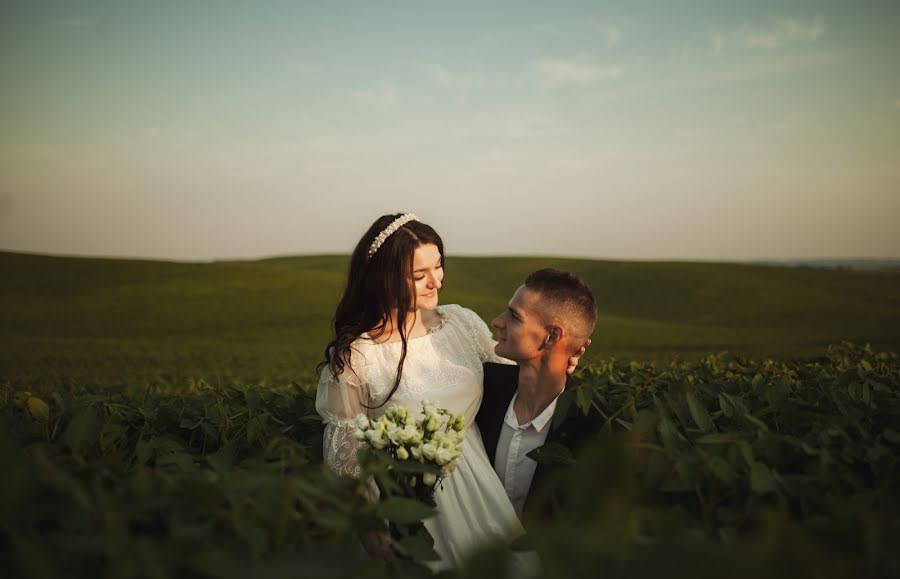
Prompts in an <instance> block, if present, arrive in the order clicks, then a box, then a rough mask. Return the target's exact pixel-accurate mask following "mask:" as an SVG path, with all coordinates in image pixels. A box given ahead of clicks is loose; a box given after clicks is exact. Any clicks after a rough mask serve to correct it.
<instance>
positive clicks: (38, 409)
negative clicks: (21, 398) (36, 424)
mask: <svg viewBox="0 0 900 579" xmlns="http://www.w3.org/2000/svg"><path fill="white" fill-rule="evenodd" d="M28 411H29V412H30V413H31V417H32V418H34V419H35V420H48V419H49V418H50V407H49V406H47V403H46V402H44V401H43V400H41V399H40V398H38V397H37V396H31V397H29V398H28Z"/></svg>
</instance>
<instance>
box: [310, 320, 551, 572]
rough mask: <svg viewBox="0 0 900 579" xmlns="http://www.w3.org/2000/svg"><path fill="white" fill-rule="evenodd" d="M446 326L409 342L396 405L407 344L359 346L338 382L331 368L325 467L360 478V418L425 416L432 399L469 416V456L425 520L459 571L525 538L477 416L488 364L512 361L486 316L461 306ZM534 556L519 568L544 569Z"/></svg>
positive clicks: (518, 559) (322, 401) (322, 399)
mask: <svg viewBox="0 0 900 579" xmlns="http://www.w3.org/2000/svg"><path fill="white" fill-rule="evenodd" d="M437 313H438V314H439V315H440V317H441V321H440V323H439V324H438V325H437V326H436V327H435V328H433V329H432V330H431V331H430V332H429V333H428V334H426V335H424V336H421V337H418V338H412V339H410V340H409V341H408V345H407V355H406V361H405V363H404V366H403V378H402V379H401V381H400V385H399V387H398V388H397V391H396V392H394V395H393V396H392V397H391V400H390V401H389V402H388V403H387V404H385V405H384V406H381V407H379V408H375V409H373V410H367V409H366V408H365V407H364V406H363V404H365V405H367V406H376V405H378V404H380V403H381V402H382V401H383V400H384V399H385V397H386V396H387V395H388V393H389V392H390V389H391V387H392V386H393V383H394V377H395V376H396V372H397V362H398V360H399V356H400V351H401V347H402V346H401V343H400V342H389V343H382V344H376V343H375V342H373V341H372V340H370V339H367V338H365V337H363V338H360V339H357V340H356V341H355V342H354V343H353V348H354V350H353V353H352V357H351V364H352V366H353V371H350V370H349V369H345V370H344V372H343V373H342V374H341V375H340V376H339V377H338V379H337V380H335V379H334V378H333V377H332V375H331V372H330V371H329V369H328V368H327V367H326V368H325V369H324V370H323V372H322V375H321V379H320V381H319V390H318V393H317V397H316V410H317V411H318V412H319V414H320V415H321V416H322V418H323V419H324V421H325V424H326V427H325V442H324V451H325V461H326V462H327V463H328V464H330V465H331V466H332V468H334V469H335V470H336V471H337V472H338V473H342V474H348V475H353V476H356V475H358V473H359V465H358V464H357V462H356V449H357V447H358V445H359V444H360V443H358V442H357V441H356V438H355V437H354V433H355V430H356V426H355V425H354V424H353V418H354V417H355V416H356V415H357V414H359V413H363V414H367V415H368V416H370V417H377V416H379V415H381V414H383V413H384V412H385V411H386V410H387V408H388V407H389V406H390V405H391V404H402V405H404V406H406V407H408V408H409V409H410V410H411V411H412V412H414V413H416V414H418V413H419V412H420V411H421V408H422V404H421V403H422V401H423V400H432V401H434V402H436V403H437V405H438V407H439V408H446V409H447V410H449V411H450V412H453V413H454V414H462V415H463V416H465V418H466V425H467V427H466V431H465V438H464V439H463V452H462V456H461V457H460V458H459V460H458V461H457V467H456V470H455V471H453V473H451V474H450V476H448V477H446V478H445V479H444V480H443V483H442V485H441V487H439V488H438V489H437V491H436V492H435V495H434V498H435V503H436V504H437V511H438V514H437V515H436V516H435V517H432V518H429V519H426V520H425V527H426V528H427V529H428V531H429V532H430V533H431V535H432V537H434V546H435V551H437V553H438V555H440V557H441V562H440V564H439V565H438V567H440V568H443V567H448V566H449V567H458V566H459V565H460V564H461V563H462V562H463V561H464V560H465V559H466V556H467V555H468V554H470V553H471V551H472V550H473V549H476V548H478V547H483V546H485V545H487V544H490V543H491V542H495V541H502V542H505V543H508V542H510V541H511V540H512V539H514V538H516V537H518V536H519V535H521V534H523V533H524V530H523V528H522V525H521V523H520V522H519V519H518V517H517V516H516V513H515V510H514V509H513V506H512V504H511V503H510V501H509V498H508V497H507V495H506V491H505V490H504V488H503V484H502V483H501V482H500V479H499V478H497V474H496V473H495V472H494V469H493V467H492V466H491V463H490V461H489V459H488V456H487V453H486V452H485V450H484V444H483V443H482V441H481V433H480V432H479V430H478V426H477V425H476V424H475V414H476V413H477V412H478V407H479V406H480V404H481V398H482V394H483V386H482V381H483V376H484V371H483V368H482V363H483V362H485V361H492V362H506V363H509V361H508V360H505V359H503V358H499V357H497V355H496V354H494V344H495V343H496V342H494V340H493V338H492V337H491V332H490V330H488V327H487V325H486V324H485V323H484V322H483V321H482V320H481V318H479V317H478V315H477V314H476V313H475V312H473V311H471V310H468V309H465V308H463V307H460V306H458V305H445V306H439V307H438V308H437ZM532 557H533V555H532V554H525V553H521V554H516V555H515V556H514V560H513V564H514V565H515V566H517V567H523V566H524V567H525V569H523V572H526V573H527V574H531V573H533V572H534V571H536V562H535V561H534V560H533V559H532Z"/></svg>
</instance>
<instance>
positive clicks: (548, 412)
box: [503, 392, 562, 432]
mask: <svg viewBox="0 0 900 579" xmlns="http://www.w3.org/2000/svg"><path fill="white" fill-rule="evenodd" d="M559 394H562V392H560V393H559ZM559 394H557V395H556V398H554V399H553V401H552V402H550V404H548V405H547V408H544V410H543V412H541V413H540V414H538V415H537V416H535V417H534V418H532V419H531V421H530V422H526V423H525V424H519V419H518V418H516V411H515V409H514V405H515V403H516V398H518V397H519V393H518V392H516V393H515V394H513V397H512V400H510V401H509V407H508V408H507V409H506V416H504V417H503V422H505V423H506V424H508V425H510V426H511V427H513V428H516V429H521V430H526V429H527V428H528V427H529V426H533V427H534V429H535V430H537V431H538V432H541V431H542V430H544V428H546V426H547V424H549V423H550V420H551V419H552V418H553V412H554V411H555V410H556V401H557V400H559Z"/></svg>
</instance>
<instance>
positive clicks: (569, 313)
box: [525, 267, 597, 339]
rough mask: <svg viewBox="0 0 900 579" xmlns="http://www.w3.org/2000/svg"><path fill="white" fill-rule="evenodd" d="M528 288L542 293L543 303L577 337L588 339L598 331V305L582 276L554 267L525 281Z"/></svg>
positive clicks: (541, 271) (532, 275)
mask: <svg viewBox="0 0 900 579" xmlns="http://www.w3.org/2000/svg"><path fill="white" fill-rule="evenodd" d="M525 287H526V288H528V289H529V290H531V291H534V292H538V293H539V294H541V299H542V301H545V302H546V303H547V305H548V306H549V307H550V309H551V310H552V312H553V314H554V315H556V316H558V317H559V318H560V321H561V322H563V323H564V324H566V325H567V326H569V327H568V328H566V329H567V330H569V331H570V332H572V333H573V334H574V335H575V337H577V338H579V339H585V338H587V337H588V336H590V335H591V332H593V331H594V325H595V324H596V323H597V303H596V302H595V301H594V294H593V292H591V288H590V287H588V285H587V284H586V283H585V282H584V280H583V279H581V278H580V277H579V276H578V275H576V274H574V273H572V272H568V271H561V270H558V269H553V268H550V267H548V268H544V269H539V270H537V271H535V272H532V273H531V274H529V276H528V277H527V278H525Z"/></svg>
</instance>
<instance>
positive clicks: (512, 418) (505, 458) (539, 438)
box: [494, 392, 559, 519]
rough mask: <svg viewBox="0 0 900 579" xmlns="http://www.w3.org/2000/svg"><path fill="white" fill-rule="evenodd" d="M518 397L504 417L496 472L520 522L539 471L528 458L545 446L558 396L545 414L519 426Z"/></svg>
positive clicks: (495, 464) (516, 395)
mask: <svg viewBox="0 0 900 579" xmlns="http://www.w3.org/2000/svg"><path fill="white" fill-rule="evenodd" d="M518 396H519V393H518V392H517V393H515V394H514V395H513V397H512V400H510V402H509V408H507V409H506V416H505V417H504V418H503V428H502V429H501V430H500V438H499V440H498V441H497V453H496V455H495V456H494V470H496V471H497V474H498V475H499V476H500V481H501V482H502V483H503V486H504V488H506V494H507V495H508V496H509V500H510V502H512V504H513V507H514V508H515V509H516V514H518V515H519V518H520V519H521V518H522V510H523V509H524V508H525V499H526V498H527V497H528V489H529V488H530V487H531V479H533V478H534V471H535V469H537V463H536V462H535V461H533V460H532V459H530V458H528V457H527V456H525V455H526V454H528V453H529V452H531V451H532V450H534V449H535V448H537V447H539V446H542V445H543V444H544V442H545V441H546V440H547V433H548V432H550V421H551V419H552V418H553V411H554V410H556V401H557V399H558V398H559V396H557V397H556V398H554V399H553V402H551V403H550V404H549V405H548V406H547V408H545V409H544V411H543V412H541V413H540V414H538V415H537V416H536V417H534V418H533V419H532V420H531V421H529V422H526V423H525V424H519V420H518V418H516V411H515V410H514V405H515V403H516V398H518Z"/></svg>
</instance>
